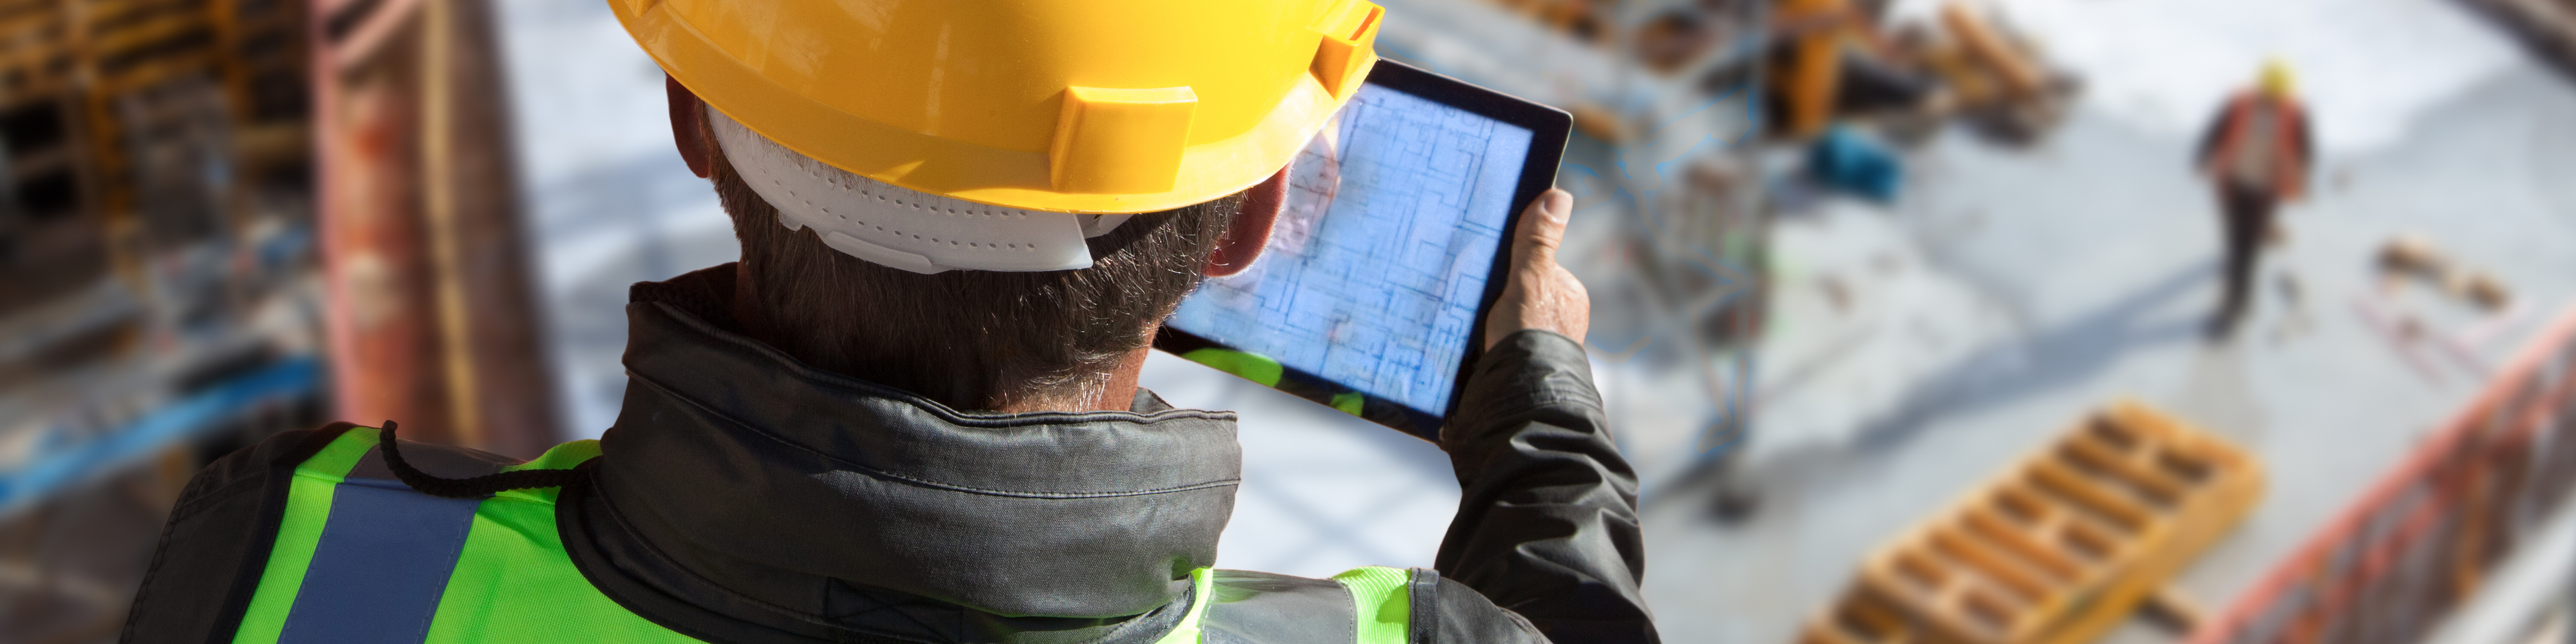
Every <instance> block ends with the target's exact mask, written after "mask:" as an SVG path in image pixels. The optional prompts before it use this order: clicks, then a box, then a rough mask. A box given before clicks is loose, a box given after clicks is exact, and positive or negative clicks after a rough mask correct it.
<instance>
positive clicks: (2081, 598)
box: [1804, 401, 2264, 644]
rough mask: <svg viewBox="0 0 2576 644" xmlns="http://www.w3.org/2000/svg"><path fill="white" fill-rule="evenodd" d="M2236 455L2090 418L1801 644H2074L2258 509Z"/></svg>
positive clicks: (1859, 592) (2189, 434)
mask: <svg viewBox="0 0 2576 644" xmlns="http://www.w3.org/2000/svg"><path fill="white" fill-rule="evenodd" d="M2263 486H2264V475H2263V468H2262V466H2261V464H2260V463H2259V462H2257V461H2256V460H2254V459H2253V458H2252V457H2251V456H2249V455H2247V454H2246V453H2245V452H2244V451H2243V450H2241V449H2239V448H2237V447H2236V446H2234V445H2231V444H2229V443H2227V442H2225V441H2223V440H2220V439H2218V438H2217V437H2215V436H2211V435H2209V434H2208V433H2206V432H2203V431H2200V430H2198V429H2195V428H2193V427H2191V426H2190V425H2188V424H2186V423H2184V422H2183V421H2181V420H2179V419H2176V418H2174V417H2173V416H2171V415H2168V414H2165V413H2163V412H2160V411H2157V410H2155V409H2154V408H2151V407H2148V406H2146V405H2144V404H2140V403H2136V402H2129V401H2123V402H2119V403H2114V404H2112V405H2110V406H2108V407H2106V408H2104V409H2103V410H2101V411H2100V412H2097V413H2095V414H2094V415H2093V416H2091V417H2090V418H2087V419H2086V420H2085V421H2084V422H2082V423H2081V424H2079V425H2077V426H2076V427H2075V428H2073V429H2071V430H2069V431H2067V432H2066V433H2065V434H2064V435H2063V436H2061V437H2059V438H2058V439H2057V440H2055V441H2053V442H2051V443H2050V444H2049V445H2048V447H2047V448H2045V449H2042V450H2040V451H2039V452H2038V453H2035V454H2032V455H2030V456H2028V457H2026V458H2024V459H2022V460H2021V461H2019V462H2018V463H2016V464H2015V465H2014V466H2013V467H2012V468H2011V469H2009V470H2007V471H2006V472H2005V473H2004V475H2003V476H2001V477H1999V478H1997V479H1994V480H1992V481H1990V482H1988V483H1986V484H1985V485H1983V486H1981V487H1979V488H1978V489H1977V490H1976V491H1974V492H1971V493H1970V494H1968V495H1967V496H1966V497H1965V498H1964V499H1963V500H1961V501H1959V502H1958V503H1957V504H1955V505H1953V506H1952V507H1950V508H1949V509H1948V510H1946V511H1944V512H1943V513H1942V514H1940V515H1938V516H1935V517H1933V518H1932V519H1931V520H1929V521H1926V522H1924V523H1923V524H1921V525H1919V526H1917V527H1916V528H1914V529H1912V530H1910V531H1909V532H1907V533H1906V534H1905V535H1904V536H1901V537H1899V538H1898V539H1896V540H1895V541H1894V542H1892V543H1890V544H1888V545H1886V546H1884V547H1882V548H1881V549H1880V550H1879V551H1878V552H1876V553H1874V554H1873V555H1872V556H1870V557H1869V559H1867V560H1866V561H1865V562H1864V563H1863V564H1862V566H1861V571H1860V573H1859V574H1858V576H1857V578H1856V579H1855V580H1853V583H1852V585H1851V587H1850V589H1849V590H1847V591H1846V592H1845V594H1844V597H1843V599H1842V600H1840V602H1839V603H1838V604H1837V605H1835V606H1834V607H1832V608H1830V609H1828V610H1827V611H1826V612H1825V613H1823V614H1821V615H1819V616H1817V617H1816V618H1815V619H1814V620H1812V621H1811V622H1810V623H1809V624H1808V626H1807V628H1806V631H1805V635H1804V642H1806V644H2073V643H2076V642H2084V641H2088V640H2091V639H2092V638H2094V637H2095V636H2098V635H2100V634H2101V633H2102V632H2103V631H2104V630H2105V629H2108V628H2110V627H2111V626H2113V625H2115V624H2117V623H2119V621H2120V620H2122V619H2125V618H2126V617H2127V616H2128V615H2129V613H2130V612H2131V611H2133V610H2135V609H2136V607H2137V606H2138V603H2139V602H2140V601H2142V600H2144V599H2145V598H2146V597H2147V596H2148V595H2150V594H2152V593H2154V592H2156V590H2157V589H2158V588H2161V587H2162V586H2163V585H2164V583H2165V581H2167V580H2169V579H2171V578H2172V577H2173V576H2174V575H2175V574H2176V573H2178V572H2180V571H2181V569H2182V567H2183V566H2184V565H2185V564H2187V563H2189V562H2190V561H2191V560H2192V559H2193V558H2195V557H2197V556H2199V554H2200V553H2201V552H2202V551H2203V550H2206V549H2208V547H2209V546H2210V545H2211V544H2212V543H2214V542H2216V541H2217V539H2218V538H2219V537H2220V536H2221V535H2223V534H2225V532H2226V531H2227V530H2228V529H2229V528H2231V527H2233V526H2234V525H2235V524H2236V523H2237V522H2238V521H2239V520H2240V519H2242V518H2243V517H2244V516H2245V514H2246V513H2247V512H2249V511H2251V510H2252V509H2253V507H2254V504H2255V502H2256V501H2258V500H2259V499H2260V498H2261V497H2262V493H2263Z"/></svg>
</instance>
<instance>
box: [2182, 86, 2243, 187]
mask: <svg viewBox="0 0 2576 644" xmlns="http://www.w3.org/2000/svg"><path fill="white" fill-rule="evenodd" d="M2237 100H2239V99H2235V98H2229V99H2227V102H2226V103H2224V104H2222V105H2220V106H2219V108H2218V113H2217V114H2215V115H2212V116H2211V117H2210V118H2209V124H2208V125H2206V126H2202V128H2201V130H2200V143H2199V145H2196V146H2193V148H2192V152H2191V165H2192V170H2194V171H2198V170H2202V169H2206V168H2207V167H2208V166H2209V155H2210V154H2212V153H2216V152H2217V151H2218V139H2219V137H2223V136H2226V135H2227V117H2228V116H2230V115H2233V114H2235V113H2236V101H2237Z"/></svg>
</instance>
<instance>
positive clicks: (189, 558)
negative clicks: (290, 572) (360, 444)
mask: <svg viewBox="0 0 2576 644" xmlns="http://www.w3.org/2000/svg"><path fill="white" fill-rule="evenodd" d="M348 426H349V425H348V424H347V423H333V424H332V425H330V426H327V427H324V428H322V429H318V430H311V429H298V430H290V431H285V432H279V433H277V434H275V435H272V436H270V437H269V438H268V439H267V440H264V441H261V442H259V443H258V444H255V445H252V446H250V447H246V448H243V449H241V450H240V451H236V452H233V453H232V454H231V455H228V456H225V457H223V458H220V459H216V460H215V462H213V463H211V464H208V465H207V466H206V468H205V469H203V470H199V471H198V472H197V475H196V477H195V478H192V479H189V480H188V487H187V488H185V489H184V490H182V491H181V492H180V494H179V502H178V504H177V505H175V506H172V507H171V510H170V522H169V524H167V525H166V526H164V527H163V528H162V529H161V543H160V545H159V546H158V547H157V548H155V549H154V551H153V553H152V564H151V567H150V568H147V569H145V571H144V573H143V587H142V588H141V589H140V590H138V591H137V592H135V594H134V605H133V607H132V608H130V609H128V610H127V612H126V615H125V628H124V632H123V633H122V634H121V635H120V636H119V637H118V638H117V641H119V642H125V643H128V644H134V643H141V642H150V643H155V644H157V643H161V642H173V643H184V644H200V643H206V642H230V641H232V634H233V630H234V629H236V628H239V627H240V625H241V619H242V613H243V612H244V611H245V610H247V609H248V608H249V605H250V596H251V593H252V592H254V591H256V590H257V589H258V587H259V577H260V572H262V570H263V569H265V568H266V566H267V564H268V553H269V550H270V548H271V547H272V546H273V545H274V544H275V542H276V539H277V524H278V521H279V517H281V516H283V514H284V512H285V500H286V485H287V483H288V482H289V481H290V480H291V479H292V477H293V472H294V469H295V465H296V464H297V463H301V462H303V461H304V459H305V458H306V457H309V456H312V455H313V453H314V452H316V451H320V450H321V448H322V447H323V446H324V445H328V444H330V442H331V439H332V438H336V437H338V436H339V435H340V433H341V432H343V431H346V430H347V428H348Z"/></svg>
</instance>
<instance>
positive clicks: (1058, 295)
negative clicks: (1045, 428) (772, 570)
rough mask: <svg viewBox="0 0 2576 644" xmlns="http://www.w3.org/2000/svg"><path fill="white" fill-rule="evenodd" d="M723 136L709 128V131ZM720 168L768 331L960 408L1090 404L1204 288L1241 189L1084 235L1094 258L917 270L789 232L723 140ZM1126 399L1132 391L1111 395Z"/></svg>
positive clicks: (794, 347) (824, 359)
mask: <svg viewBox="0 0 2576 644" xmlns="http://www.w3.org/2000/svg"><path fill="white" fill-rule="evenodd" d="M707 135H708V136H709V138H710V139H712V132H709V133H708V134H707ZM707 147H708V151H709V152H710V153H712V154H713V155H715V156H716V158H715V159H714V161H715V162H714V163H712V164H710V165H711V166H712V167H711V168H710V169H711V170H713V173H712V175H711V176H710V177H709V178H710V179H711V180H713V181H714V182H715V186H716V194H717V195H718V197H719V198H720V199H721V200H722V201H723V203H724V209H725V212H726V213H727V214H728V215H730V216H731V217H732V218H733V225H734V236H735V237H737V238H739V239H740V240H741V242H742V267H741V269H740V270H743V271H748V272H749V277H750V281H751V283H752V284H753V285H754V286H753V293H744V294H741V295H738V297H754V298H756V300H755V301H754V302H752V304H753V305H755V306H758V307H759V308H760V310H761V315H762V316H763V317H764V318H765V320H764V324H763V325H762V326H763V327H764V328H763V329H761V330H759V331H758V332H759V333H760V334H761V335H762V336H763V337H762V340H764V341H767V342H769V343H770V344H772V345H773V346H776V347H777V348H778V349H780V350H782V351H785V352H787V353H788V354H789V355H792V356H795V357H797V358H798V359H800V360H803V361H804V362H806V363H807V364H809V365H812V366H814V367H817V368H821V369H825V370H830V371H834V372H839V373H843V374H848V375H851V376H854V377H857V378H860V379H863V380H867V381H870V382H875V383H878V384H882V385H887V386H892V387H896V388H900V389H904V390H908V391H911V392H914V393H918V394H921V395H923V396H926V397H928V398H930V399H932V400H936V401H939V402H941V403H944V404H947V405H949V406H951V407H956V408H959V409H1006V408H1056V409H1082V408H1090V407H1092V406H1093V405H1090V404H1084V403H1086V402H1090V398H1092V397H1096V396H1097V395H1099V394H1100V393H1101V390H1102V389H1103V388H1104V386H1105V385H1106V384H1107V382H1108V381H1109V379H1110V378H1111V377H1112V372H1113V370H1114V367H1115V366H1116V365H1117V363H1118V362H1119V361H1120V360H1122V359H1124V358H1125V357H1126V356H1127V355H1128V354H1131V353H1133V352H1135V351H1136V350H1137V349H1140V348H1143V347H1145V346H1147V344H1148V343H1149V342H1150V341H1151V340H1152V338H1151V336H1150V333H1151V328H1152V325H1153V323H1155V322H1157V321H1160V320H1162V319H1163V318H1164V317H1165V316H1168V315H1170V314H1171V312H1172V309H1173V308H1174V307H1176V306H1178V305H1179V304H1180V300H1181V297H1182V296H1184V295H1187V294H1189V292H1190V290H1191V289H1192V288H1195V287H1197V285H1198V283H1199V280H1200V279H1201V278H1202V277H1203V276H1204V271H1205V268H1206V265H1207V261H1208V257H1209V255H1210V254H1211V253H1212V252H1213V251H1214V250H1215V248H1216V245H1217V240H1218V239H1219V238H1221V237H1223V236H1224V234H1225V229H1226V226H1227V224H1228V223H1230V222H1231V221H1232V220H1233V218H1234V215H1235V213H1236V211H1237V210H1239V209H1240V208H1241V206H1242V204H1243V194H1241V193H1237V194H1234V195H1231V196H1227V197H1223V198H1219V199H1217V200H1214V201H1209V202H1206V203H1201V204H1198V205H1193V206H1187V207H1182V208H1178V209H1174V210H1168V211H1163V212H1156V213H1147V214H1140V215H1137V216H1135V217H1134V218H1132V219H1129V220H1128V221H1127V222H1126V223H1124V224H1121V225H1119V226H1118V227H1117V228H1116V229H1115V230H1112V231H1110V232H1109V233H1108V234H1105V235H1101V236H1098V237H1093V238H1090V239H1089V240H1087V243H1088V245H1089V246H1090V251H1091V256H1092V258H1093V263H1092V265H1091V267H1090V268H1084V269H1075V270H1060V271H1045V272H1005V271H973V270H967V271H947V272H941V273H935V274H928V275H924V274H920V273H914V272H911V271H906V270H902V269H897V268H890V267H887V266H881V265H878V264H874V263H870V262H867V261H863V260H860V259H858V258H856V257H852V256H850V255H848V254H845V253H842V252H840V251H837V250H834V249H833V248H832V247H830V246H827V245H825V244H824V243H823V242H822V240H821V239H819V238H818V237H817V236H816V234H815V230H814V229H812V228H805V229H802V230H790V229H789V228H787V227H786V226H784V225H781V223H780V222H779V213H778V210H777V209H776V208H775V207H773V206H771V205H770V204H769V202H768V201H766V200H764V199H762V198H761V196H760V195H759V194H758V193H755V192H754V191H753V190H752V189H751V187H750V186H749V185H747V184H745V183H744V181H743V179H742V175H740V174H738V173H736V172H735V171H734V168H733V165H732V163H730V162H728V161H726V160H724V159H723V157H722V154H723V152H722V150H721V148H720V147H718V146H707ZM1102 402H1108V403H1111V404H1113V405H1114V406H1118V407H1123V406H1124V403H1125V401H1102Z"/></svg>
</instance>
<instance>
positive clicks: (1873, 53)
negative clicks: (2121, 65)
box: [1773, 0, 2077, 144]
mask: <svg viewBox="0 0 2576 644" xmlns="http://www.w3.org/2000/svg"><path fill="white" fill-rule="evenodd" d="M1773 31H1774V32H1775V33H1776V34H1777V37H1778V38H1779V41H1778V42H1780V43H1781V44H1780V45H1779V47H1778V49H1777V50H1775V52H1774V59H1775V60H1774V65H1775V67H1776V69H1775V72H1774V79H1775V85H1776V87H1775V89H1776V90H1777V91H1778V93H1779V97H1780V98H1779V109H1780V110H1781V111H1782V112H1783V114H1784V116H1783V118H1781V119H1778V120H1777V121H1778V124H1779V126H1780V127H1781V128H1782V129H1781V132H1782V133H1785V134H1788V135H1790V136H1795V137H1811V136H1818V135H1821V134H1823V133H1824V132H1825V131H1826V130H1827V129H1829V126H1830V124H1831V123H1832V122H1834V121H1836V120H1847V119H1878V120H1886V121H1890V122H1891V124H1892V125H1893V126H1895V127H1900V128H1904V129H1907V130H1909V131H1915V132H1919V131H1921V130H1920V124H1921V123H1923V122H1937V121H1939V120H1943V119H1947V118H1952V117H1956V118H1960V119H1964V120H1965V121H1966V122H1968V123H1969V124H1971V125H1973V126H1975V127H1976V128H1977V129H1978V130H1980V131H1982V132H1984V133H1986V134H1987V135H1989V136H1991V137H1993V138H1996V139H1998V140H2001V141H2005V142H2007V143H2012V144H2027V143H2029V142H2032V141H2034V140H2036V139H2037V138H2038V137H2039V136H2040V135H2041V134H2043V133H2045V132H2046V131H2047V130H2048V129H2049V128H2051V127H2052V126H2054V125H2055V124H2056V123H2057V122H2058V121H2059V120H2060V119H2062V118H2063V117H2064V115H2065V112H2066V106H2067V105H2068V104H2069V99H2071V98H2072V97H2073V95H2074V92H2075V90H2076V88H2077V83H2076V82H2075V80H2074V78H2073V77H2071V76H2067V75H2064V74H2060V73H2056V72H2052V71H2050V70H2049V69H2048V66H2047V65H2046V64H2045V63H2044V62H2043V61H2042V59H2041V56H2040V55H2039V50H2038V48H2037V47H2036V46H2035V45H2033V44H2032V43H2030V42H2029V41H2028V40H2027V39H2024V38H2022V37H2020V36H2019V35H2018V34H2015V33H2013V32H2012V31H2011V30H2009V29H2008V28H2006V27H2005V26H2004V25H2003V24H2002V23H2001V22H2000V21H1997V20H1995V19H1993V18H1991V17H1988V16H1986V15H1984V14H1982V13H1980V12H1977V11H1975V10H1972V9H1970V8H1969V7H1968V6H1967V5H1964V4H1960V3H1955V2H1954V3H1951V4H1949V5H1946V6H1944V7H1942V9H1941V11H1940V14H1939V17H1938V20H1936V21H1935V22H1934V23H1933V24H1905V25H1900V26H1897V27H1896V28H1895V29H1893V30H1892V31H1887V30H1884V29H1883V27H1882V25H1880V24H1879V23H1878V21H1877V19H1876V18H1875V17H1874V16H1871V15H1868V14H1865V13H1862V12H1860V11H1858V10H1856V9H1854V8H1852V7H1851V6H1849V3H1848V2H1846V1H1845V0H1795V1H1793V2H1789V3H1787V4H1785V5H1783V6H1782V7H1781V9H1780V12H1779V17H1778V18H1777V19H1776V20H1774V24H1773ZM1900 138H1905V139H1912V138H1915V137H1914V136H1902V137H1900Z"/></svg>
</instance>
